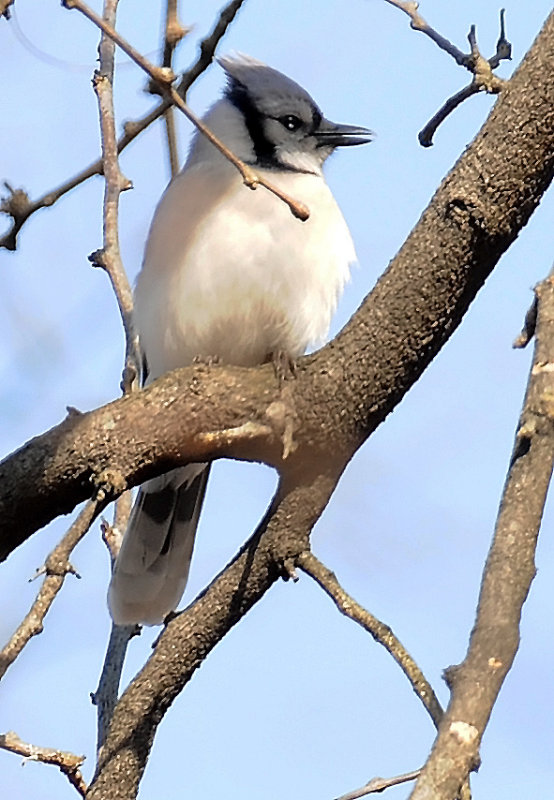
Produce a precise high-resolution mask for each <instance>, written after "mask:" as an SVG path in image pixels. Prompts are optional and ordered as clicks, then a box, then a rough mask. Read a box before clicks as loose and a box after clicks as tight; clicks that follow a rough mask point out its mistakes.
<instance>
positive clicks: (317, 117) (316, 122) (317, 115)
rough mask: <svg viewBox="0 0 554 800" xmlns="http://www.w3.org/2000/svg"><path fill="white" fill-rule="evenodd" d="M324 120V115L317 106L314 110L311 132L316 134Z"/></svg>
mask: <svg viewBox="0 0 554 800" xmlns="http://www.w3.org/2000/svg"><path fill="white" fill-rule="evenodd" d="M322 119H323V115H322V113H321V111H320V110H319V108H318V107H317V106H314V107H313V108H312V128H311V132H312V133H314V132H315V131H317V129H318V128H319V126H320V125H321V120H322Z"/></svg>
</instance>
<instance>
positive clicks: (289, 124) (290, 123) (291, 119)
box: [279, 114, 302, 131]
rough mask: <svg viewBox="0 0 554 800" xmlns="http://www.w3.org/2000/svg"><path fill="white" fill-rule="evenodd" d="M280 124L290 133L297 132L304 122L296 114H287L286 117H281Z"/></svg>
mask: <svg viewBox="0 0 554 800" xmlns="http://www.w3.org/2000/svg"><path fill="white" fill-rule="evenodd" d="M279 122H280V123H281V125H283V126H284V127H285V128H286V129H287V130H288V131H297V130H298V128H300V127H301V126H302V120H301V119H300V117H297V116H296V115H295V114H286V115H285V116H284V117H279Z"/></svg>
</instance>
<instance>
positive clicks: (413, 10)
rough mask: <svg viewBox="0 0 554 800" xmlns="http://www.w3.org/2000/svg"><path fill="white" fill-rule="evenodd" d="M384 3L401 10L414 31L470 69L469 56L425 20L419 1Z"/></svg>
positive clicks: (387, 1) (386, 0)
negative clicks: (422, 34)
mask: <svg viewBox="0 0 554 800" xmlns="http://www.w3.org/2000/svg"><path fill="white" fill-rule="evenodd" d="M385 2H386V3H390V5H391V6H395V8H399V9H400V11H403V12H404V13H405V14H407V15H408V16H409V18H410V27H412V28H413V29H414V30H415V31H420V32H421V33H424V34H425V35H426V36H428V37H429V38H430V39H432V40H433V42H435V44H436V45H438V46H439V47H440V48H441V50H444V51H445V52H446V53H448V55H450V56H452V58H453V59H454V60H455V61H456V63H457V64H459V65H460V66H461V67H465V68H466V69H469V70H470V69H471V66H470V63H469V62H470V57H469V56H467V55H466V54H465V53H462V51H461V50H459V49H458V48H457V47H456V46H455V45H454V44H452V42H450V41H449V40H448V39H445V37H444V36H441V34H440V33H438V32H437V31H436V30H435V29H434V28H432V27H431V25H429V23H428V22H426V21H425V20H424V19H423V17H422V16H421V14H420V13H419V11H418V8H419V3H416V2H412V1H411V0H385Z"/></svg>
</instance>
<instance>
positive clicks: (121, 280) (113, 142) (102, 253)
mask: <svg viewBox="0 0 554 800" xmlns="http://www.w3.org/2000/svg"><path fill="white" fill-rule="evenodd" d="M117 4H118V0H106V2H105V5H104V19H105V20H106V21H107V23H109V24H110V25H112V26H113V24H114V23H115V15H116V10H117ZM98 52H99V60H100V68H99V69H98V71H97V72H96V73H95V75H94V81H93V85H94V91H95V92H96V96H97V98H98V108H99V112H100V129H101V133H102V164H103V173H104V180H105V190H104V213H103V223H104V225H103V229H104V241H103V247H102V249H101V250H98V251H97V252H95V253H93V255H92V256H91V261H92V263H93V264H94V265H95V266H99V267H102V269H104V270H105V271H106V272H107V274H108V277H109V278H110V281H111V284H112V287H113V290H114V293H115V296H116V299H117V304H118V307H119V312H120V314H121V319H122V322H123V327H124V330H125V371H124V375H126V376H127V380H126V381H124V383H127V384H128V386H129V388H130V387H131V386H132V384H133V381H132V379H130V380H129V376H132V375H133V373H134V376H135V380H137V381H138V376H139V374H140V361H141V359H140V351H139V342H138V334H137V332H136V330H135V325H134V321H133V292H132V290H131V286H130V284H129V280H128V278H127V274H126V272H125V269H124V267H123V262H122V260H121V252H120V248H119V197H120V194H121V192H122V191H125V189H129V188H130V187H131V182H130V181H129V180H128V179H127V178H125V177H124V176H123V175H122V173H121V170H120V168H119V161H118V157H117V156H118V151H117V135H116V129H115V111H114V104H113V76H114V54H115V45H114V42H113V39H112V38H111V37H110V36H107V35H106V34H105V33H103V34H102V37H101V39H100V45H99V48H98Z"/></svg>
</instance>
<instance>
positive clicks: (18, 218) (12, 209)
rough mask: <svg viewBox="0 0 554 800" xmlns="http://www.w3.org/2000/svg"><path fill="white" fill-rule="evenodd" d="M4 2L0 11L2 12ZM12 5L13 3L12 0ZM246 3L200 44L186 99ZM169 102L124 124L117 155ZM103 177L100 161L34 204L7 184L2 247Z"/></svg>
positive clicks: (1, 208)
mask: <svg viewBox="0 0 554 800" xmlns="http://www.w3.org/2000/svg"><path fill="white" fill-rule="evenodd" d="M2 1H3V2H5V1H6V0H0V10H1V9H2V5H1V2H2ZM9 2H11V0H9ZM243 3H244V0H231V2H229V3H228V4H227V5H226V6H224V8H223V9H222V10H221V12H220V15H219V17H218V19H217V21H216V24H215V26H214V28H213V30H212V32H211V33H210V34H208V36H207V37H206V38H205V39H203V40H202V41H201V42H200V53H199V55H198V58H197V59H196V61H195V62H194V64H193V65H192V66H191V67H190V68H189V69H188V70H187V71H186V72H185V73H184V74H183V76H182V78H181V80H180V81H179V84H178V87H177V89H178V91H179V94H180V95H181V96H182V97H186V94H187V92H188V90H189V89H190V87H191V86H192V84H193V83H194V81H196V79H197V78H198V77H199V76H200V75H201V74H202V73H203V72H204V71H205V70H206V69H207V68H208V67H209V65H210V64H211V61H212V58H213V55H214V53H215V51H216V48H217V46H218V44H219V42H220V41H221V39H222V38H223V36H224V35H225V33H226V32H227V29H228V27H229V25H230V24H231V22H232V21H233V20H234V18H235V16H236V14H237V12H238V10H239V9H240V7H241V5H242V4H243ZM170 105H171V103H170V101H169V100H167V99H164V100H162V102H161V103H159V104H158V105H157V106H156V107H155V108H154V109H152V110H151V111H149V112H148V113H147V114H145V115H144V116H143V117H141V118H140V119H138V120H132V121H130V122H127V123H126V124H125V125H124V131H123V135H122V136H121V137H120V138H119V139H118V141H117V152H118V153H121V152H122V151H123V150H124V149H125V148H126V147H127V146H128V145H129V144H130V143H131V142H132V141H133V140H134V139H136V137H137V136H139V135H140V134H141V133H143V131H145V130H146V129H147V128H148V127H149V126H150V125H151V124H152V123H153V122H155V121H156V120H157V119H159V118H160V117H161V116H162V115H163V114H164V113H165V111H167V109H168V108H169V107H170ZM101 174H102V159H101V158H99V159H98V160H97V161H95V162H94V163H93V164H90V166H88V167H86V168H85V169H84V170H82V171H81V172H79V173H78V174H77V175H75V176H74V177H72V178H69V179H68V180H67V181H64V182H63V183H61V184H60V185H59V186H58V187H56V188H55V189H51V190H50V191H48V192H46V194H44V195H42V197H39V198H38V200H33V201H31V200H30V199H29V196H28V195H27V193H26V192H25V191H23V190H22V189H14V188H12V187H11V186H10V185H9V184H8V183H6V182H5V183H4V185H5V187H6V189H7V190H8V196H7V197H5V198H3V199H2V200H1V202H0V212H2V213H4V214H8V215H9V216H11V217H12V220H13V222H12V225H11V227H10V228H9V230H8V231H7V232H6V233H5V234H4V236H2V237H1V238H0V247H4V248H5V249H6V250H15V249H16V247H17V236H18V234H19V231H20V230H21V228H22V227H23V225H24V224H25V222H26V221H27V220H28V219H29V217H30V216H32V214H34V213H35V212H36V211H39V210H40V209H41V208H49V207H50V206H52V205H54V203H56V202H57V201H58V200H59V199H60V197H63V196H64V195H65V194H67V193H68V192H70V191H71V190H72V189H74V188H75V187H76V186H79V185H80V184H81V183H84V182H85V181H87V180H89V178H92V177H93V176H94V175H101Z"/></svg>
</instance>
